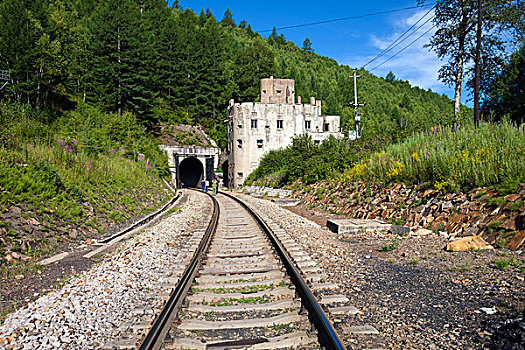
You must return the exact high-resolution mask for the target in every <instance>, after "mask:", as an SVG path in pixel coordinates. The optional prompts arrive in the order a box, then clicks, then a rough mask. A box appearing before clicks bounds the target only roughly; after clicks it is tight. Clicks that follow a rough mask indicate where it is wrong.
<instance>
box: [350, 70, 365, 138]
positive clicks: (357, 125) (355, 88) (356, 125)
mask: <svg viewBox="0 0 525 350" xmlns="http://www.w3.org/2000/svg"><path fill="white" fill-rule="evenodd" d="M362 76H363V75H362V74H359V75H357V68H354V75H349V77H351V78H352V77H353V78H354V103H353V104H352V103H351V104H350V105H351V106H354V110H355V118H354V121H355V137H356V139H357V138H359V137H361V135H362V130H361V132H360V130H359V123H360V122H361V113H357V107H362V106H365V105H366V103H358V102H357V78H359V77H362ZM348 138H350V130H349V131H348Z"/></svg>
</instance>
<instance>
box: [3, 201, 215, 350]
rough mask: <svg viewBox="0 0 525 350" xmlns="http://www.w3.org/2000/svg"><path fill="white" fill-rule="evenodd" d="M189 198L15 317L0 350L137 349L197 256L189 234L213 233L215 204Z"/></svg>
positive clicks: (6, 328) (9, 321)
mask: <svg viewBox="0 0 525 350" xmlns="http://www.w3.org/2000/svg"><path fill="white" fill-rule="evenodd" d="M185 196H188V197H189V199H188V200H187V201H186V203H185V204H184V205H183V206H182V207H181V208H180V210H178V211H176V212H174V213H172V214H169V216H167V217H166V218H165V219H164V220H162V221H160V222H159V223H158V224H156V225H154V226H151V227H149V228H147V229H145V230H144V231H142V232H139V233H138V234H137V235H136V236H134V237H132V238H130V239H129V240H127V241H126V242H123V243H121V244H119V245H118V246H117V247H116V248H115V251H114V252H112V253H107V255H105V256H103V257H96V258H97V259H101V261H100V262H99V263H98V264H96V265H93V266H92V267H91V268H90V269H89V270H88V271H85V272H84V273H82V274H80V275H77V276H75V277H72V278H71V279H70V280H69V281H67V282H66V283H65V284H64V286H62V287H61V288H57V289H55V290H53V291H52V292H49V293H48V294H46V295H43V296H41V297H40V298H38V299H37V300H35V301H34V302H30V303H29V304H28V305H27V307H25V308H23V309H19V310H17V311H15V312H13V313H12V314H10V315H9V316H8V317H7V318H6V320H5V322H4V323H3V324H2V325H0V349H34V348H39V349H59V348H63V349H66V348H67V349H98V348H101V347H103V348H113V347H116V348H127V347H131V348H133V347H134V345H135V343H136V342H137V341H138V340H139V339H140V337H141V336H142V334H143V333H144V332H145V331H146V330H147V329H148V328H149V324H151V322H152V321H153V319H154V317H155V314H156V312H157V311H158V310H160V308H161V307H162V304H163V302H164V300H165V299H167V297H168V296H169V293H170V292H171V288H172V287H173V286H174V285H175V283H176V282H177V280H178V278H177V277H178V276H179V275H180V274H181V273H182V270H183V269H184V267H185V266H186V262H187V261H188V260H189V258H191V256H192V255H193V249H194V247H195V242H194V241H195V240H192V239H190V238H191V236H192V234H193V233H194V232H200V231H204V229H205V227H206V226H207V225H208V221H209V212H210V210H211V201H210V199H209V198H207V197H206V196H205V195H203V194H200V193H197V192H185ZM197 235H198V233H197ZM123 344H124V345H123ZM125 344H127V345H125Z"/></svg>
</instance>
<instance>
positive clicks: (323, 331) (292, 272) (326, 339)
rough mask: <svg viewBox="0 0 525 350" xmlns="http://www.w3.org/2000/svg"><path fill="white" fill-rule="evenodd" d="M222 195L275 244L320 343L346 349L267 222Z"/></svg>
mask: <svg viewBox="0 0 525 350" xmlns="http://www.w3.org/2000/svg"><path fill="white" fill-rule="evenodd" d="M221 193H222V194H224V195H226V196H228V197H230V198H232V199H234V200H236V201H237V202H238V203H239V204H240V205H241V206H242V207H243V208H245V209H246V210H247V211H248V212H249V213H250V214H251V215H252V216H253V217H254V218H255V220H256V221H257V222H258V223H259V225H260V226H261V227H262V229H263V230H264V232H265V233H266V234H267V235H268V237H269V238H270V240H271V242H272V243H273V244H274V247H275V248H276V251H277V253H278V254H279V257H280V258H281V259H282V261H283V263H284V266H285V268H286V271H287V272H288V275H289V276H290V279H291V280H292V282H293V284H294V285H295V287H296V288H297V291H298V294H299V296H300V297H301V301H302V303H303V305H304V306H305V307H306V309H307V310H308V317H309V319H310V322H312V323H313V324H314V326H315V329H317V332H318V337H319V342H320V343H321V345H322V346H324V347H325V348H326V349H346V347H345V346H344V344H343V342H342V340H341V338H340V337H339V334H337V331H336V330H335V328H334V326H333V325H332V323H331V322H330V320H329V319H328V317H327V316H326V314H325V312H324V311H323V309H322V308H321V305H319V303H318V302H317V299H316V298H315V296H314V295H313V293H312V291H311V290H310V288H309V287H308V285H307V284H306V281H305V280H304V278H303V277H302V276H301V273H300V272H299V270H298V269H297V267H296V266H295V264H294V263H293V261H292V258H291V257H290V254H288V252H287V251H286V249H285V248H284V246H283V245H282V243H281V242H280V241H279V239H278V238H277V236H276V235H275V234H274V233H273V231H272V230H271V229H270V227H268V225H267V224H266V222H265V221H264V220H263V219H261V217H260V216H259V215H258V214H257V213H256V212H255V211H253V210H252V209H251V208H250V207H248V206H247V205H246V204H245V203H244V202H243V201H241V200H240V199H238V198H236V197H234V196H232V195H230V194H227V193H224V192H221Z"/></svg>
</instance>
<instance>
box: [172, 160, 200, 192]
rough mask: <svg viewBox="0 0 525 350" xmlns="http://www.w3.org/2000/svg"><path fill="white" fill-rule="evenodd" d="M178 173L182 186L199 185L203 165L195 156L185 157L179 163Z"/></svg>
mask: <svg viewBox="0 0 525 350" xmlns="http://www.w3.org/2000/svg"><path fill="white" fill-rule="evenodd" d="M178 173H179V180H180V184H181V186H182V187H199V185H200V182H201V181H202V178H203V175H204V167H203V166H202V163H201V162H200V161H199V160H198V159H197V158H195V157H190V158H185V159H184V160H183V161H182V162H180V164H179V171H178Z"/></svg>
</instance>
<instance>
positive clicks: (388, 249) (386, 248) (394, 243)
mask: <svg viewBox="0 0 525 350" xmlns="http://www.w3.org/2000/svg"><path fill="white" fill-rule="evenodd" d="M397 247H399V239H397V238H396V239H394V240H393V241H392V243H389V244H385V245H384V246H383V248H381V251H383V252H391V251H392V250H395V249H397Z"/></svg>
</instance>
